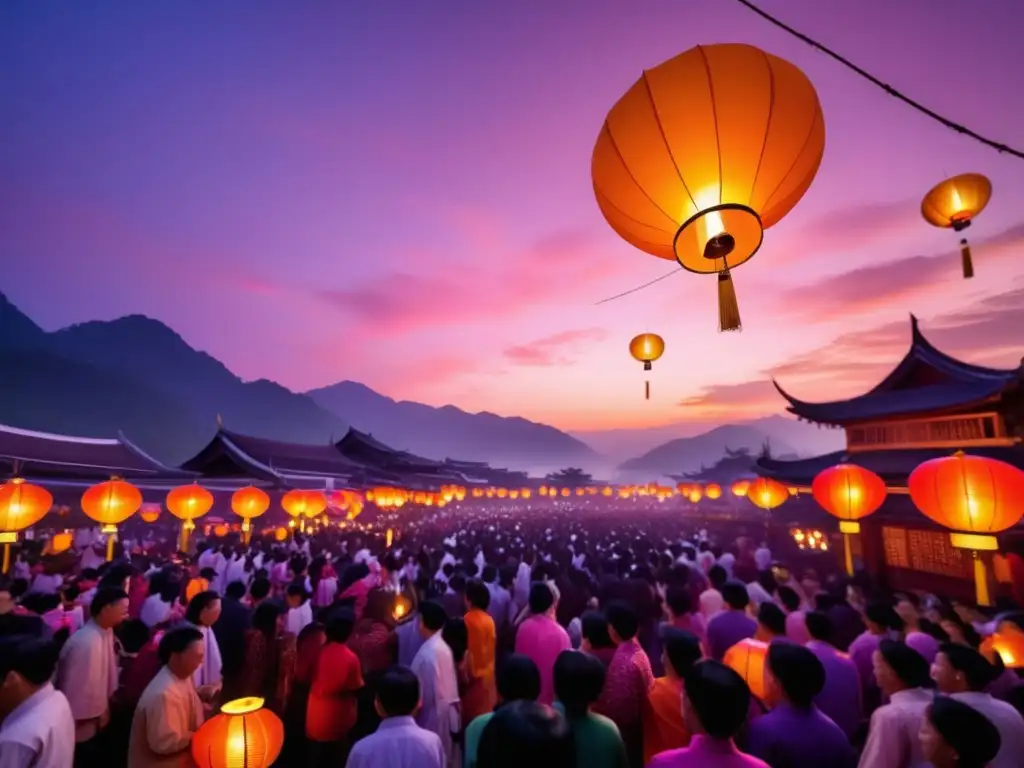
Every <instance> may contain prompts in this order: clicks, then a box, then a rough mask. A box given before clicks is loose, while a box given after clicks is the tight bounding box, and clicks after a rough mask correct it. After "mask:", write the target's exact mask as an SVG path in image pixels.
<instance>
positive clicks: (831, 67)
mask: <svg viewBox="0 0 1024 768" xmlns="http://www.w3.org/2000/svg"><path fill="white" fill-rule="evenodd" d="M763 5H764V7H765V9H766V10H768V11H769V12H772V13H775V14H777V15H778V16H780V17H781V18H782V19H783V20H785V21H787V22H789V23H792V24H793V25H795V26H797V27H798V28H800V29H801V30H802V31H804V32H806V33H808V34H810V35H811V36H812V37H816V38H817V39H819V40H821V41H822V42H824V43H826V44H827V45H830V46H831V47H833V48H835V49H837V50H838V51H839V52H841V53H843V54H845V55H846V56H848V57H849V58H851V59H853V60H854V61H856V62H857V63H858V64H860V65H861V66H863V67H865V68H867V69H868V70H870V71H872V72H875V73H877V74H878V75H879V76H880V77H882V78H883V79H887V80H888V81H889V82H891V83H892V84H893V85H894V86H896V87H898V88H900V89H902V90H904V91H906V92H907V93H909V94H910V95H912V96H913V97H915V98H917V99H919V100H921V101H923V102H924V103H925V104H927V105H929V106H931V107H932V108H934V109H936V110H938V111H940V112H944V113H947V114H949V115H950V116H951V117H954V118H955V119H957V120H960V121H962V122H964V123H967V124H969V125H970V126H971V127H972V128H975V129H976V130H979V131H981V132H982V133H986V134H991V135H992V136H993V137H995V138H997V139H1000V140H1003V141H1006V142H1009V143H1010V144H1018V145H1020V144H1024V100H1022V99H1021V98H1020V96H1019V94H1021V93H1024V69H1022V68H1020V67H1015V66H1011V62H1015V61H1017V60H1018V59H1019V56H1020V50H1019V49H1020V34H1019V32H1020V30H1021V29H1024V3H1010V2H1003V3H979V4H976V7H974V6H972V7H971V10H970V12H969V13H964V5H963V3H962V2H956V3H955V2H952V1H950V0H927V1H926V0H897V1H896V2H894V1H893V0H861V1H860V2H857V3H838V2H821V0H764V3H763ZM731 41H739V42H749V43H753V44H755V45H758V46H760V47H762V48H764V49H766V50H768V51H770V52H772V53H774V54H776V55H779V56H781V57H783V58H786V59H788V60H790V61H792V62H794V63H795V64H797V65H798V66H799V67H801V68H802V69H803V70H804V71H805V72H806V73H807V74H808V75H809V76H810V78H811V80H812V81H813V82H814V84H815V86H816V88H817V90H818V93H819V96H820V98H821V101H822V105H823V108H824V112H825V121H826V126H827V144H826V151H825V159H824V162H823V164H822V167H821V170H820V172H819V174H818V177H817V179H816V181H815V183H814V184H813V185H812V187H811V189H810V191H809V192H808V194H807V195H806V196H805V198H804V199H803V201H802V202H801V203H800V204H799V205H797V207H796V208H795V209H794V210H793V212H792V213H791V214H790V215H789V217H788V218H786V219H785V220H784V221H783V222H782V223H781V224H779V225H778V226H777V227H775V228H773V229H771V230H768V232H767V233H766V242H765V246H764V248H763V249H762V251H761V252H760V253H759V254H758V255H757V257H755V259H754V260H753V261H752V262H750V264H748V265H745V266H743V267H742V268H741V269H739V270H737V272H736V275H735V277H736V285H737V290H738V293H739V297H740V302H741V308H742V310H743V320H744V331H743V333H742V334H727V335H719V334H718V333H717V332H716V312H715V293H714V282H713V280H710V279H703V280H702V279H700V278H699V277H697V276H693V275H679V276H676V277H673V278H671V279H669V280H666V281H664V282H662V283H660V284H659V285H657V286H655V287H653V288H650V289H648V290H646V291H643V292H641V293H639V294H637V295H635V296H632V297H630V298H627V299H622V300H620V301H617V302H613V303H611V304H608V305H603V306H600V307H596V306H594V302H595V301H596V300H598V299H601V298H604V297H605V296H607V295H610V294H614V293H617V292H619V291H621V290H624V289H626V288H629V287H632V286H634V285H636V284H639V283H642V282H645V281H647V280H650V279H653V278H654V277H657V276H658V275H660V274H663V273H664V272H665V271H667V268H670V267H671V265H670V264H668V263H667V262H662V261H660V260H658V259H655V258H653V257H650V256H647V255H645V254H643V253H640V252H637V251H635V250H633V249H632V248H630V247H629V246H628V245H626V244H625V243H623V242H621V241H620V240H619V239H618V238H617V237H616V236H615V235H614V234H613V233H612V232H611V230H610V229H609V228H608V226H607V224H606V223H605V222H604V220H603V218H602V217H601V215H600V213H599V211H598V209H597V205H596V203H595V201H594V199H593V192H592V189H591V184H590V169H589V163H590V153H591V150H592V148H593V144H594V140H595V139H596V136H597V133H598V130H599V129H600V127H601V123H602V121H603V119H604V115H605V113H606V112H607V110H608V108H609V107H610V106H611V105H612V104H613V103H614V102H615V100H616V99H617V98H618V97H619V96H620V95H621V94H622V92H624V91H625V89H626V88H628V87H629V86H630V85H631V84H632V82H633V81H634V80H635V79H636V78H637V76H638V75H639V73H640V71H641V70H642V69H643V68H644V67H651V66H654V65H656V64H658V63H660V62H661V61H662V60H664V59H666V58H669V57H670V56H672V55H674V54H676V53H679V52H681V51H683V50H685V49H687V48H690V47H692V46H693V45H696V44H702V43H703V44H707V43H715V42H731ZM0 110H2V111H0V114H2V117H3V119H2V120H0V290H2V291H4V292H5V293H6V294H7V295H8V297H9V298H10V299H11V300H12V301H14V302H15V303H16V304H17V305H19V306H20V307H21V308H22V309H23V310H25V311H26V312H27V313H28V314H30V315H31V316H32V317H33V318H35V319H36V320H37V321H38V322H40V323H41V324H42V325H43V326H44V327H46V328H48V329H55V328H58V327H60V326H63V325H66V324H69V323H73V322H79V321H84V320H90V319H96V318H113V317H117V316H119V315H123V314H128V313H145V314H147V315H150V316H152V317H156V318H158V319H160V320H163V321H164V322H166V323H167V324H168V325H170V326H172V327H173V328H175V329H176V330H177V331H178V332H179V333H181V335H182V336H183V337H184V338H185V340H186V341H188V342H189V343H190V344H192V345H193V346H195V347H197V348H199V349H203V350H206V351H208V352H209V353H211V354H213V355H214V356H216V357H218V358H219V359H221V360H223V361H224V362H225V363H226V364H227V365H228V366H229V367H231V368H232V369H233V370H234V371H235V372H237V373H238V374H239V375H241V376H243V377H245V378H258V377H266V378H271V379H275V380H277V381H280V382H281V383H283V384H285V385H286V386H289V387H291V388H293V389H297V390H303V389H307V388H310V387H315V386H322V385H325V384H329V383H333V382H335V381H338V380H341V379H354V380H358V381H362V382H364V383H366V384H368V385H370V386H372V387H374V388H375V389H377V390H379V391H381V392H383V393H385V394H388V395H391V396H393V397H396V398H405V399H416V400H421V401H424V402H429V403H433V404H442V403H448V402H451V403H454V404H456V405H459V406H461V407H464V408H466V409H468V410H480V409H487V410H492V411H496V412H498V413H503V414H519V415H524V416H527V417H531V418H535V419H539V420H544V421H548V422H549V423H553V424H556V425H558V426H561V427H565V428H572V429H599V428H604V427H616V426H644V425H654V424H662V423H666V422H671V421H680V420H694V421H696V420H702V419H703V420H706V419H714V418H717V417H719V416H721V417H722V418H726V417H730V418H731V417H733V416H735V415H736V414H749V415H756V414H763V413H769V412H774V411H777V410H779V408H780V405H781V404H780V401H779V399H778V397H777V395H775V394H774V392H773V391H772V390H771V389H770V385H769V384H768V383H767V382H768V378H769V376H770V375H777V376H778V377H779V379H780V381H781V382H782V383H783V384H784V385H785V386H787V387H788V388H789V389H790V390H791V391H793V392H795V393H797V394H800V395H802V396H804V397H807V398H809V399H815V398H819V399H821V398H828V397H831V396H833V395H835V394H838V393H853V392H856V391H857V390H859V389H863V388H864V387H866V386H867V385H868V384H869V383H871V382H872V381H873V380H876V379H877V377H878V376H879V375H880V373H881V372H882V370H881V369H882V368H884V367H885V365H886V364H892V363H894V362H895V358H896V357H898V355H899V354H900V352H901V349H902V347H903V346H904V345H905V343H906V333H907V325H906V316H907V313H908V312H909V311H914V312H916V313H918V314H919V316H921V318H922V321H923V323H924V327H925V329H926V331H929V330H930V331H931V333H932V335H933V336H934V337H935V340H936V341H937V342H941V343H943V344H944V345H945V346H946V347H948V348H949V349H950V350H951V351H953V352H956V353H958V354H962V355H964V356H965V357H968V358H969V359H972V360H976V361H981V362H990V363H999V364H1016V362H1017V360H1018V359H1019V358H1020V356H1021V344H1020V341H1021V338H1022V336H1021V334H1020V333H1019V331H1017V330H1015V329H1017V328H1020V327H1021V326H1020V322H1021V317H1022V312H1021V309H1022V308H1024V289H1021V286H1022V285H1024V284H1022V283H1016V284H1014V281H1015V280H1016V278H1017V275H1018V274H1019V271H1020V268H1019V266H1018V265H1019V264H1020V261H1019V254H1020V253H1021V252H1022V246H1024V214H1022V213H1021V210H1022V207H1024V206H1022V203H1024V161H1020V160H1015V159H1013V158H1009V157H1002V156H1000V155H998V154H997V153H995V152H994V151H992V150H989V149H987V148H984V147H982V146H980V145H977V144H975V143H974V142H972V141H969V140H966V139H963V138H961V137H959V136H957V135H955V134H953V133H951V132H950V131H947V130H946V129H943V128H941V127H939V126H937V125H935V124H933V123H931V122H930V121H928V120H927V119H925V118H923V117H921V116H919V115H917V114H916V113H914V112H912V111H911V110H909V109H908V108H906V107H904V106H902V105H900V104H899V103H897V102H896V101H895V100H893V99H891V98H889V97H887V96H886V95H885V94H883V93H882V92H880V91H878V90H877V89H875V88H873V87H871V86H869V85H868V84H866V83H864V82H863V81H861V80H859V79H857V78H856V77H854V76H853V75H852V74H851V73H849V72H847V71H845V70H843V69H842V68H840V67H839V66H838V65H837V64H835V63H834V62H832V61H830V60H828V59H827V58H825V57H824V56H823V55H821V54H819V53H816V52H814V51H813V50H811V49H810V48H808V47H807V46H805V45H804V44H802V43H800V42H798V41H796V40H793V39H792V38H790V37H788V36H786V35H785V34H784V33H782V32H780V31H778V30H775V29H774V28H772V27H771V26H769V25H768V24H767V23H765V22H764V21H762V20H760V19H759V18H758V17H756V16H754V15H753V14H752V13H750V12H749V11H747V10H745V9H744V8H742V7H741V6H740V5H738V4H737V3H734V2H732V1H731V0H644V1H642V2H641V1H639V0H638V1H636V2H623V1H622V0H557V2H552V0H515V2H480V1H479V0H436V1H434V2H427V1H426V0H404V1H403V2H398V1H397V0H375V1H374V2H371V1H370V0H347V1H346V2H337V1H335V0H308V1H307V2H302V3H291V2H281V1H279V2H251V1H243V0H220V1H219V2H216V3H199V2H180V1H174V2H172V1H171V0H164V1H163V2H157V1H156V0H154V1H153V2H145V3H140V2H136V1H132V2H129V1H127V0H125V1H123V2H112V1H111V2H105V3H89V2H81V1H80V0H67V1H66V2H57V1H56V0H50V1H49V2H45V3H44V2H33V1H31V0H12V1H11V2H6V3H3V4H2V5H0ZM965 171H977V172H981V173H984V174H986V175H988V176H989V177H990V178H991V179H992V181H993V185H994V188H995V194H994V197H993V200H992V203H991V205H990V206H989V208H988V209H987V210H986V211H985V213H984V214H983V216H982V217H981V218H979V219H978V221H977V223H976V224H975V226H974V227H973V228H972V229H971V232H970V234H971V236H972V239H973V241H974V242H975V266H976V272H977V277H976V278H975V279H974V280H973V281H971V282H969V283H967V282H964V281H962V280H960V279H959V258H958V257H957V256H956V255H955V254H952V253H951V252H950V246H952V245H955V237H954V236H953V235H952V234H950V233H949V232H944V231H939V230H934V229H932V228H930V227H928V226H927V225H926V224H925V223H924V222H923V221H922V220H921V218H920V216H919V213H918V203H919V199H920V197H921V196H922V195H923V193H924V192H925V191H927V190H928V188H929V187H931V186H932V185H933V184H935V183H936V182H938V181H939V180H941V179H942V178H943V177H944V175H950V174H954V173H961V172H965ZM989 238H992V239H993V241H992V242H991V243H989V244H986V240H987V239H989ZM1014 257H1016V258H1014ZM1015 288H1016V289H1018V290H1016V291H1014V289H1015ZM1007 291H1009V293H1007ZM1011 319H1013V320H1015V324H1014V323H1013V322H1011V321H1010V320H1011ZM979 329H984V331H985V332H984V333H979V332H978V331H979ZM643 330H652V331H657V332H659V333H661V334H662V336H664V337H665V339H666V342H667V345H668V348H667V351H666V354H665V357H664V358H663V359H662V361H659V363H657V364H656V366H655V371H654V375H653V378H652V386H653V392H654V398H653V399H652V400H651V401H650V402H645V401H644V400H643V399H642V396H641V393H642V381H643V372H642V371H641V370H640V368H639V365H638V364H634V363H633V362H632V361H631V360H630V359H629V358H628V355H627V353H626V345H627V343H628V341H629V339H630V338H631V337H632V336H633V335H634V334H635V333H638V332H641V331H643ZM837 340H838V341H837Z"/></svg>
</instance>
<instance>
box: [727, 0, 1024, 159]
mask: <svg viewBox="0 0 1024 768" xmlns="http://www.w3.org/2000/svg"><path fill="white" fill-rule="evenodd" d="M736 2H738V3H739V4H740V5H743V6H746V7H747V8H748V9H750V10H751V11H753V12H754V13H756V14H757V15H758V16H760V17H761V18H762V19H764V20H765V21H767V22H768V23H769V24H773V25H775V26H776V27H778V28H779V29H781V30H783V31H785V32H788V33H789V34H791V35H792V36H793V37H795V38H797V39H798V40H802V41H803V42H805V43H807V45H809V46H811V47H812V48H815V49H817V50H819V51H821V52H822V53H824V54H825V55H826V56H829V57H830V58H832V59H835V60H836V61H838V62H839V63H840V64H842V65H843V66H844V67H846V68H847V69H849V70H851V71H852V72H854V73H856V74H858V75H860V76H861V77H862V78H864V79H865V80H867V81H868V82H869V83H871V84H872V85H875V86H877V87H878V88H881V89H882V90H883V91H885V92H886V93H888V94H889V95H890V96H892V97H894V98H896V99H899V100H900V101H902V102H903V103H904V104H906V105H907V106H909V107H913V108H914V109H916V110H917V111H918V112H920V113H921V114H923V115H925V116H927V117H930V118H931V119H932V120H935V121H936V122H938V123H941V124H942V125H944V126H946V127H947V128H949V129H950V130H953V131H956V132H957V133H959V134H962V135H963V136H967V137H968V138H971V139H974V140H975V141H977V142H980V143H982V144H984V145H985V146H987V147H991V148H992V149H994V150H996V151H997V152H999V153H1000V154H1006V155H1012V156H1013V157H1016V158H1019V159H1021V160H1024V151H1021V150H1019V149H1014V148H1013V147H1010V146H1008V145H1006V144H1002V143H1000V142H998V141H995V140H994V139H990V138H988V137H987V136H982V135H981V134H980V133H977V132H975V131H972V130H971V129H970V128H967V127H966V126H964V125H960V124H959V123H956V122H954V121H952V120H950V119H949V118H948V117H943V116H942V115H940V114H939V113H938V112H933V111H932V110H930V109H928V107H926V106H924V105H923V104H921V103H920V102H917V101H914V100H913V99H912V98H910V97H909V96H906V95H904V94H903V93H900V92H899V91H897V90H896V89H895V88H893V87H892V86H891V85H889V84H888V83H883V82H882V81H881V80H879V79H878V78H877V77H875V76H874V75H872V74H871V73H869V72H866V71H864V70H863V69H861V68H860V67H858V66H857V65H856V64H854V63H853V62H852V61H850V60H848V59H845V58H843V57H842V56H840V55H839V54H838V53H836V52H835V51H833V50H831V49H829V48H826V47H825V46H824V45H822V44H821V43H819V42H818V41H816V40H812V39H811V38H809V37H808V36H807V35H805V34H803V33H802V32H798V31H797V30H795V29H793V28H792V27H791V26H789V25H788V24H785V23H784V22H782V21H779V20H778V19H777V18H775V17H774V16H772V15H771V14H770V13H767V12H766V11H763V10H761V9H760V8H758V7H757V6H756V5H754V3H752V2H750V0H736Z"/></svg>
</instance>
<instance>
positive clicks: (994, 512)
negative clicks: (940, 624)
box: [907, 451, 1024, 605]
mask: <svg viewBox="0 0 1024 768" xmlns="http://www.w3.org/2000/svg"><path fill="white" fill-rule="evenodd" d="M907 487H908V489H909V490H910V498H911V500H912V501H913V502H914V505H915V506H916V507H917V508H918V509H919V510H921V512H922V513H924V515H925V516H926V517H928V518H929V519H931V520H934V521H935V522H936V523H938V524H939V525H942V526H944V527H946V528H949V529H950V530H951V531H953V533H951V534H950V542H951V543H952V545H953V546H954V547H959V548H961V549H968V550H971V552H972V555H973V558H974V586H975V592H976V597H977V603H978V605H990V604H991V600H990V597H989V589H988V572H987V569H986V567H985V563H984V561H983V560H982V559H981V556H980V554H979V551H990V552H994V551H996V550H997V549H998V548H999V542H998V541H997V539H996V537H995V536H993V535H992V534H995V533H999V532H1000V531H1005V530H1006V529H1007V528H1011V527H1013V526H1014V525H1016V524H1017V522H1018V521H1019V520H1020V519H1021V515H1022V514H1024V472H1022V471H1021V470H1019V469H1017V468H1016V467H1014V466H1013V465H1011V464H1007V463H1006V462H1003V461H997V460H995V459H989V458H985V457H982V456H968V455H966V454H965V453H964V452H963V451H957V452H956V453H955V454H953V455H952V456H943V457H941V458H938V459H931V460H930V461H926V462H924V463H923V464H921V465H919V466H918V467H917V468H916V469H915V470H914V471H913V472H911V473H910V477H909V478H908V480H907Z"/></svg>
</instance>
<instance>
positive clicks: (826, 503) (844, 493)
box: [811, 464, 888, 576]
mask: <svg viewBox="0 0 1024 768" xmlns="http://www.w3.org/2000/svg"><path fill="white" fill-rule="evenodd" d="M887 493H888V491H887V490H886V487H885V481H884V480H883V479H882V478H881V477H879V476H878V475H876V474H875V473H874V472H872V471H871V470H869V469H864V468H863V467H859V466H857V465H856V464H836V465H835V466H834V467H829V468H828V469H824V470H822V471H821V472H819V473H818V475H817V477H815V478H814V481H813V482H812V483H811V494H812V495H813V496H814V500H815V501H816V502H818V504H819V505H820V506H821V508H822V509H824V510H825V511H826V512H828V513H829V514H830V515H832V516H833V517H837V518H839V530H840V532H841V533H842V534H843V546H844V547H845V550H846V572H847V573H848V574H849V575H850V576H852V575H853V550H852V548H851V546H850V536H852V535H855V534H858V533H860V522H859V520H860V519H861V518H864V517H867V516H868V515H870V514H871V513H873V512H875V511H876V510H877V509H878V508H879V507H880V506H882V503H883V502H884V501H885V496H886V494H887Z"/></svg>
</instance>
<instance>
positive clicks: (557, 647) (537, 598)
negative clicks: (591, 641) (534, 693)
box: [515, 581, 572, 705]
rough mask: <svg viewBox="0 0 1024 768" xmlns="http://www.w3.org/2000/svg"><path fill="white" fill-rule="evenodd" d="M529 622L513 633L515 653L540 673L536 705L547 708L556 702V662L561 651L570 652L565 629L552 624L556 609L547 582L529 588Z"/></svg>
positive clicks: (570, 648) (552, 593)
mask: <svg viewBox="0 0 1024 768" xmlns="http://www.w3.org/2000/svg"><path fill="white" fill-rule="evenodd" d="M529 603H530V614H531V615H530V618H528V619H526V620H525V621H523V623H522V624H520V625H519V629H518V630H517V631H516V648H515V651H516V653H520V654H522V655H523V656H528V657H529V658H531V659H532V660H533V663H534V664H536V665H537V669H538V671H539V672H540V696H539V697H538V699H537V701H539V702H540V703H541V704H548V705H550V704H551V703H552V702H553V701H554V700H555V684H554V674H555V659H557V658H558V654H560V653H561V652H562V651H569V650H572V641H571V640H570V639H569V633H568V632H566V631H565V628H564V627H563V626H562V625H561V624H559V623H558V622H557V621H555V610H556V609H557V607H558V604H557V602H556V601H555V593H554V592H553V591H552V589H551V585H550V584H548V583H547V582H546V581H538V582H536V583H534V584H533V586H531V587H530V601H529Z"/></svg>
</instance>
